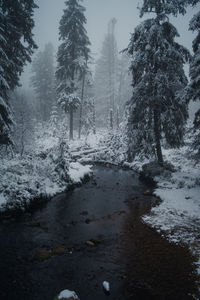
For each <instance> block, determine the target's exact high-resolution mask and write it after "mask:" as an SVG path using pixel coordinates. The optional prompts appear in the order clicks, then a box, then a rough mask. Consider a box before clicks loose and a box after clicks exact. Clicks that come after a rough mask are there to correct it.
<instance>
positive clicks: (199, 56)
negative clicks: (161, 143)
mask: <svg viewBox="0 0 200 300" xmlns="http://www.w3.org/2000/svg"><path fill="white" fill-rule="evenodd" d="M189 29H190V30H192V31H196V32H197V36H196V38H195V39H194V41H193V52H194V55H193V56H192V59H191V62H190V79H191V81H190V84H189V86H188V88H187V98H188V99H189V100H190V101H200V12H198V13H197V14H195V15H194V17H193V18H192V20H191V21H190V25H189ZM194 130H195V141H194V148H195V149H196V150H197V151H198V154H199V155H200V109H199V110H198V111H197V112H196V114H195V119H194Z"/></svg>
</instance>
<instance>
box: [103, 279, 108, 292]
mask: <svg viewBox="0 0 200 300" xmlns="http://www.w3.org/2000/svg"><path fill="white" fill-rule="evenodd" d="M103 288H104V291H105V292H106V293H107V294H109V293H110V283H109V282H108V281H104V282H103Z"/></svg>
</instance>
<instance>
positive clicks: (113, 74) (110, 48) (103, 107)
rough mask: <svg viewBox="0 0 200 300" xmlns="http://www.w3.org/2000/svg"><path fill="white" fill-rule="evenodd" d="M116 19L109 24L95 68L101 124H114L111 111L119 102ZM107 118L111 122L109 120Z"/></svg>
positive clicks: (97, 103) (96, 92)
mask: <svg viewBox="0 0 200 300" xmlns="http://www.w3.org/2000/svg"><path fill="white" fill-rule="evenodd" d="M115 24H116V19H112V20H111V21H110V22H109V24H108V32H107V34H106V36H105V39H104V41H103V45H102V50H101V55H100V58H99V59H98V60H97V62H96V69H95V79H94V81H95V98H96V99H97V101H96V107H97V112H98V116H99V120H98V122H99V125H100V126H107V125H108V124H107V123H109V124H110V125H109V127H110V126H113V122H111V120H110V111H111V109H112V111H113V113H115V111H116V107H117V105H116V102H117V99H116V98H117V97H116V95H117V69H118V67H117V66H118V50H117V42H116V39H115V35H114V28H115ZM107 118H108V119H109V122H107Z"/></svg>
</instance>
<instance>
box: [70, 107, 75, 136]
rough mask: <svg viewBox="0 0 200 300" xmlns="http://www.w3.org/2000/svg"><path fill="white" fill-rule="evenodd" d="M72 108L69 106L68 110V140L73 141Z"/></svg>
mask: <svg viewBox="0 0 200 300" xmlns="http://www.w3.org/2000/svg"><path fill="white" fill-rule="evenodd" d="M73 113H74V112H73V107H72V106H70V110H69V139H70V140H73V117H74V115H73Z"/></svg>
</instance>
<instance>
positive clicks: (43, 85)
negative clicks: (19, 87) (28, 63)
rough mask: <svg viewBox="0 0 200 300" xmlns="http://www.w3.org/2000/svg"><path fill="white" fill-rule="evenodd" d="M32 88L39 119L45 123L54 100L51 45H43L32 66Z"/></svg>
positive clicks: (53, 71)
mask: <svg viewBox="0 0 200 300" xmlns="http://www.w3.org/2000/svg"><path fill="white" fill-rule="evenodd" d="M32 72H33V74H34V75H33V76H32V78H31V85H32V86H33V88H34V90H35V92H36V95H37V99H38V102H39V111H40V115H41V119H42V120H43V121H47V120H48V119H49V118H50V112H51V107H52V104H53V101H54V98H55V95H56V93H55V92H54V90H55V70H54V57H53V46H52V44H51V43H48V44H47V45H45V49H44V51H43V52H41V51H40V52H39V53H38V54H37V56H36V57H35V59H34V60H33V64H32Z"/></svg>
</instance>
